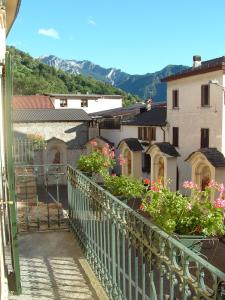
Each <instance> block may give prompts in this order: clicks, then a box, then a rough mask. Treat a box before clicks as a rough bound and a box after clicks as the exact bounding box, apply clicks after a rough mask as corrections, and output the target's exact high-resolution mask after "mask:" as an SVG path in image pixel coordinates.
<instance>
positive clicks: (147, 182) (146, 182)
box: [143, 178, 151, 185]
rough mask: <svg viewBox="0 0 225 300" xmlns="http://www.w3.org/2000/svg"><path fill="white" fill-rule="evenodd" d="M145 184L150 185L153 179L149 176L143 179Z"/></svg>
mask: <svg viewBox="0 0 225 300" xmlns="http://www.w3.org/2000/svg"><path fill="white" fill-rule="evenodd" d="M143 182H144V184H146V185H149V184H150V183H151V180H150V179H148V178H144V179H143Z"/></svg>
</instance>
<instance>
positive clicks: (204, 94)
mask: <svg viewBox="0 0 225 300" xmlns="http://www.w3.org/2000/svg"><path fill="white" fill-rule="evenodd" d="M209 95H210V93H209V84H204V85H202V86H201V106H202V107H204V106H209V104H210V99H209V98H210V97H209Z"/></svg>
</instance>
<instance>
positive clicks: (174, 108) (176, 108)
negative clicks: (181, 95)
mask: <svg viewBox="0 0 225 300" xmlns="http://www.w3.org/2000/svg"><path fill="white" fill-rule="evenodd" d="M172 109H173V110H179V109H180V107H178V106H177V107H172Z"/></svg>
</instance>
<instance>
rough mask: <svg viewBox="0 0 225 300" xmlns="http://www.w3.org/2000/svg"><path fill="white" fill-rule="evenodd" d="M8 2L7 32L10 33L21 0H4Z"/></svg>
mask: <svg viewBox="0 0 225 300" xmlns="http://www.w3.org/2000/svg"><path fill="white" fill-rule="evenodd" d="M4 2H5V3H6V33H7V35H8V34H9V31H10V29H11V27H12V25H13V23H14V21H15V19H16V17H17V15H18V12H19V8H20V4H21V0H10V1H3V5H4Z"/></svg>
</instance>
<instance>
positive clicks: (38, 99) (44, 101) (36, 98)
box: [13, 95, 54, 109]
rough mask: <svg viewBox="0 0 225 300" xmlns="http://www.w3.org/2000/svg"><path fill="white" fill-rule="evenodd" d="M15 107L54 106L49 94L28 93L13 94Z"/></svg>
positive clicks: (46, 107) (42, 107) (45, 107)
mask: <svg viewBox="0 0 225 300" xmlns="http://www.w3.org/2000/svg"><path fill="white" fill-rule="evenodd" d="M13 108H14V109H50V108H52V109H53V108H54V106H53V104H52V101H51V99H50V97H49V96H43V95H27V96H13Z"/></svg>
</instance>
